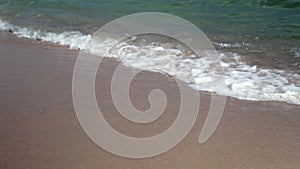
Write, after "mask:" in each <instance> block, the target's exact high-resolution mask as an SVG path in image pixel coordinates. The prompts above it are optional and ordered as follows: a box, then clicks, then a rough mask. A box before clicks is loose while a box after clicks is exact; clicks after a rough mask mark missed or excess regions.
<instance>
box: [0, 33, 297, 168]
mask: <svg viewBox="0 0 300 169" xmlns="http://www.w3.org/2000/svg"><path fill="white" fill-rule="evenodd" d="M77 56H78V51H76V50H69V49H67V48H66V47H63V46H58V45H51V44H46V43H42V42H39V41H34V40H28V39H22V38H17V37H15V36H13V35H11V34H9V33H7V32H0V72H1V73H0V126H1V127H0V138H1V139H0V166H1V167H0V168H3V169H20V168H22V169H27V168H28V169H48V168H49V169H60V168H61V169H66V168H70V169H77V168H78V169H79V168H80V169H82V168H84V169H89V168H90V169H94V168H95V169H96V168H97V169H99V168H114V169H118V168H120V169H121V168H122V169H127V168H128V169H129V168H132V169H135V168H136V169H141V168H145V169H147V168H149V169H150V168H151V169H153V168H178V169H194V168H195V169H201V168H204V169H210V168H212V169H213V168H222V169H227V168H228V169H232V168H237V169H242V168H251V169H252V168H255V169H263V168H264V169H275V168H284V169H296V168H299V166H300V161H299V159H300V123H299V122H300V106H296V105H290V104H286V103H279V102H251V101H242V100H237V99H233V98H230V97H227V103H226V107H225V111H224V115H223V118H222V120H221V123H220V124H219V126H218V128H217V130H216V132H215V133H214V135H213V136H212V137H211V138H210V139H209V140H208V142H206V143H205V144H201V145H200V144H198V136H199V133H200V131H201V128H202V125H203V122H204V120H205V118H206V115H207V112H208V109H209V106H210V95H209V93H206V92H201V93H200V94H201V103H200V111H199V114H198V118H197V121H196V124H195V125H194V127H193V128H192V130H191V132H190V133H189V134H188V136H187V137H186V138H185V139H184V140H183V141H182V142H181V143H180V144H179V145H178V146H176V147H175V148H173V149H172V150H170V151H168V152H166V153H164V154H162V155H159V156H156V157H152V158H147V159H128V158H122V157H118V156H115V155H113V154H110V153H108V152H106V151H104V150H103V149H101V148H100V147H98V146H97V145H96V144H94V143H93V141H91V140H90V139H89V138H88V136H87V135H86V134H85V132H84V131H83V129H82V128H81V126H80V124H79V122H78V120H77V117H76V113H75V111H74V107H73V103H72V73H73V68H74V64H75V61H76V58H77ZM118 64H119V62H117V61H115V60H112V59H104V60H103V62H102V63H101V65H100V69H99V71H98V75H97V78H96V95H97V98H98V104H99V106H100V107H101V111H102V112H103V114H104V116H105V118H106V119H107V121H109V123H110V124H111V125H112V126H113V127H114V128H115V129H117V130H118V131H120V132H122V133H125V134H127V135H130V136H135V137H147V136H153V135H155V134H157V133H160V132H162V131H164V130H165V129H166V128H168V127H169V126H170V125H171V124H172V122H173V121H174V119H175V118H176V117H177V114H178V109H179V104H180V99H179V98H180V97H179V91H178V87H177V86H176V83H175V81H174V79H173V78H171V77H167V76H164V75H161V74H159V73H151V72H142V73H140V74H139V75H138V76H137V77H136V78H135V79H134V81H133V82H132V84H131V88H130V92H131V93H130V97H131V100H132V102H133V104H134V105H135V106H136V107H137V108H138V109H140V110H146V109H147V108H148V107H149V103H148V101H147V98H148V94H149V92H150V91H151V90H153V89H156V88H160V89H162V90H163V91H164V92H165V93H166V96H167V98H168V105H167V107H166V110H165V113H164V114H163V116H162V117H161V118H160V119H158V120H156V121H155V122H153V123H150V124H144V125H142V124H135V123H132V122H130V121H128V120H126V119H124V118H123V117H122V116H120V115H119V114H118V112H117V110H116V108H115V107H114V105H113V102H112V98H111V94H110V81H111V77H112V73H113V71H114V68H115V67H116V66H117V65H118ZM195 92H197V91H195Z"/></svg>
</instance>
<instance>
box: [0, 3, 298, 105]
mask: <svg viewBox="0 0 300 169" xmlns="http://www.w3.org/2000/svg"><path fill="white" fill-rule="evenodd" d="M138 12H164V13H169V14H173V15H176V16H179V17H182V18H184V19H186V20H188V21H190V22H191V23H193V24H195V25H196V26H197V27H199V28H200V29H201V30H202V31H203V32H204V33H205V34H207V35H208V37H209V38H210V40H212V41H213V43H214V45H215V47H216V48H217V49H218V50H219V51H221V52H223V54H224V56H226V57H234V58H235V59H236V58H237V57H236V56H238V58H239V59H238V60H236V63H233V65H234V66H232V67H231V68H230V69H228V77H233V76H232V74H230V73H232V72H234V73H235V74H238V75H239V76H237V77H235V78H236V80H238V79H240V78H241V77H246V78H244V79H243V80H244V81H247V78H248V80H249V81H251V80H253V79H255V80H253V83H254V86H259V85H261V88H257V89H256V88H254V87H251V85H250V86H249V83H246V84H244V82H243V83H242V82H236V83H235V82H232V84H229V86H233V84H238V85H240V87H241V86H242V87H241V88H243V87H244V88H247V87H248V88H249V89H243V90H249V91H251V90H252V89H253V90H257V91H259V92H260V93H259V94H257V97H256V96H253V98H247V97H246V96H247V93H245V94H244V96H242V95H238V94H234V93H233V94H231V96H234V97H237V98H242V99H251V100H266V98H261V99H260V97H262V96H259V95H264V94H265V93H272V92H273V93H274V95H271V96H270V100H278V101H287V102H290V103H297V104H300V96H299V95H300V0H166V1H159V0H149V1H145V0H114V1H111V0H0V19H1V20H0V30H7V29H12V30H13V31H14V32H15V33H16V34H19V35H21V36H23V37H29V38H38V39H42V40H45V41H51V42H55V43H60V44H64V45H69V46H71V47H74V48H82V46H84V44H77V43H76V42H78V41H79V42H80V43H81V42H82V41H83V40H82V39H88V38H89V36H88V35H89V34H92V33H94V32H95V31H96V30H98V29H99V28H100V27H101V26H102V25H104V24H105V23H108V22H110V21H112V20H114V19H117V18H119V17H122V16H124V15H128V14H133V13H138ZM74 31H76V32H74ZM45 32H48V33H49V32H50V34H47V33H45ZM69 32H71V33H69ZM85 35H87V36H85ZM58 38H60V39H58ZM76 38H77V41H76ZM74 39H75V40H74ZM78 39H79V40H78ZM149 50H150V49H149ZM148 52H150V53H151V50H150V51H148ZM152 52H153V51H152ZM162 57H163V56H162ZM148 62H149V61H148ZM241 65H243V66H244V67H249V70H248V69H247V71H249V72H250V74H247V75H245V74H243V73H244V72H243V71H245V70H244V67H243V68H242V69H241V70H239V69H237V68H236V67H238V66H240V67H241ZM254 68H255V69H254ZM256 68H257V69H256ZM191 69H192V68H191ZM260 69H264V71H267V72H271V75H270V76H269V77H268V79H267V80H266V79H264V78H261V77H256V76H258V75H257V74H253V72H252V74H251V71H253V70H254V73H258V72H259V71H261V70H260ZM237 72H238V73H237ZM249 72H247V73H249ZM256 78H257V79H256ZM231 80H232V79H231ZM229 81H230V80H229ZM260 82H261V83H260ZM277 82H278V83H277ZM256 83H257V84H256ZM270 84H271V87H270V88H268V89H263V86H264V85H270ZM247 85H248V86H247ZM287 86H288V87H287ZM250 88H251V89H250ZM238 89H239V87H237V88H236V90H238ZM230 90H231V89H230ZM232 90H233V89H232ZM261 90H266V91H265V93H263V92H262V93H261ZM235 92H238V91H235ZM286 92H292V94H291V93H286ZM293 92H294V93H293ZM282 93H283V94H284V95H281V94H282ZM229 95H230V94H229ZM264 97H265V96H264ZM266 97H269V95H268V96H266ZM282 97H283V98H282Z"/></svg>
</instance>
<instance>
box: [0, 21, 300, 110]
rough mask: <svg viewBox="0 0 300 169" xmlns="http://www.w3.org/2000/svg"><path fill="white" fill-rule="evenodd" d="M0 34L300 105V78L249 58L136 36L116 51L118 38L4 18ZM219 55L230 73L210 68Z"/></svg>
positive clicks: (229, 92)
mask: <svg viewBox="0 0 300 169" xmlns="http://www.w3.org/2000/svg"><path fill="white" fill-rule="evenodd" d="M0 30H2V31H5V30H6V31H7V30H10V31H11V32H13V33H14V34H16V35H17V36H18V37H26V38H31V39H39V40H42V41H46V42H52V43H56V44H61V45H68V46H69V47H70V48H71V49H80V50H85V51H88V52H90V53H92V54H96V55H100V56H104V53H105V52H106V51H110V55H109V56H108V57H113V58H116V59H118V60H119V61H121V62H122V63H123V64H124V65H125V66H128V67H134V68H138V69H142V70H147V71H155V72H161V73H163V74H168V75H170V76H173V77H175V78H178V79H180V80H183V81H185V82H187V83H189V84H190V86H191V87H192V88H194V89H195V90H203V91H210V92H216V93H217V94H220V95H226V96H231V97H234V98H238V99H244V100H253V101H280V102H288V103H291V104H298V105H300V75H298V74H296V73H291V72H286V71H284V70H276V69H272V70H271V69H263V68H259V67H257V66H250V65H247V64H246V63H245V62H243V56H240V55H238V54H236V53H232V52H223V53H216V52H213V51H203V53H204V54H205V55H204V56H201V57H198V56H195V55H194V54H193V53H190V52H187V51H185V50H184V49H183V48H180V47H178V46H174V45H170V44H168V43H165V42H153V43H149V44H144V45H137V44H135V43H131V42H132V41H134V40H135V39H136V38H132V39H131V41H122V42H120V43H118V45H117V46H115V48H113V49H110V47H111V44H112V43H115V42H116V40H114V39H103V40H101V41H97V43H95V44H92V45H91V44H89V43H88V42H90V40H91V39H92V36H91V35H84V34H82V33H81V32H75V31H74V32H62V33H53V32H45V31H41V30H35V29H33V28H25V27H19V26H15V25H12V24H10V23H8V22H6V21H4V20H1V19H0ZM87 44H89V45H88V46H87ZM218 45H219V46H221V47H222V46H223V47H236V48H238V47H239V46H240V45H243V44H238V43H237V44H230V45H228V44H225V43H219V44H218ZM293 52H294V51H293ZM296 52H297V51H296ZM214 55H218V57H220V58H221V66H222V69H223V70H224V74H223V73H222V74H221V73H220V72H219V71H218V70H215V69H210V66H211V65H213V64H214V63H215V62H216V61H215V60H214V59H212V58H214V57H213V56H214ZM105 56H107V55H105ZM207 70H209V71H207ZM222 78H224V79H225V88H224V87H220V86H219V85H218V83H219V80H220V79H222Z"/></svg>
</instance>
